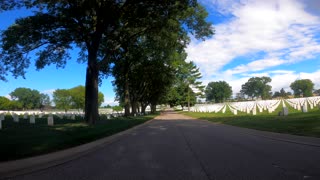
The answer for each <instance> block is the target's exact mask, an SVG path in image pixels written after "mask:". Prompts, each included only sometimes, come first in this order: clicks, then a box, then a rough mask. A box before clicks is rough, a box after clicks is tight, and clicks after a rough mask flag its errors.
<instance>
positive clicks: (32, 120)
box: [30, 114, 36, 124]
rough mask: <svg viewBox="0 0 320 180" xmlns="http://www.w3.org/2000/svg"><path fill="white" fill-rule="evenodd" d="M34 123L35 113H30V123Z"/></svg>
mask: <svg viewBox="0 0 320 180" xmlns="http://www.w3.org/2000/svg"><path fill="white" fill-rule="evenodd" d="M35 123H36V118H35V115H34V114H32V115H31V116H30V124H35Z"/></svg>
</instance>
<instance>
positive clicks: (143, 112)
mask: <svg viewBox="0 0 320 180" xmlns="http://www.w3.org/2000/svg"><path fill="white" fill-rule="evenodd" d="M146 107H147V106H146V105H144V103H141V113H142V114H145V113H146Z"/></svg>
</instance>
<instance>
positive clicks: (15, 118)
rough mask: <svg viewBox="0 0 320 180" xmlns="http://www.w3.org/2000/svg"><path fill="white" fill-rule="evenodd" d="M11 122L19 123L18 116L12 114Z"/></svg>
mask: <svg viewBox="0 0 320 180" xmlns="http://www.w3.org/2000/svg"><path fill="white" fill-rule="evenodd" d="M13 121H14V122H19V116H18V115H17V114H13Z"/></svg>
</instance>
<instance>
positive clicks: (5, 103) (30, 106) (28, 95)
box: [0, 85, 104, 111]
mask: <svg viewBox="0 0 320 180" xmlns="http://www.w3.org/2000/svg"><path fill="white" fill-rule="evenodd" d="M10 97H11V100H10V99H8V98H6V97H0V110H34V109H39V110H43V109H44V108H50V107H51V106H52V102H53V103H54V108H56V109H63V110H64V111H68V110H69V109H78V110H81V111H82V110H84V106H85V103H84V102H85V87H84V86H81V85H80V86H76V87H73V88H71V89H57V90H55V91H54V92H53V99H52V101H51V100H50V97H49V95H48V94H44V93H40V92H39V91H38V90H35V89H30V88H23V87H19V88H16V89H15V90H14V91H12V92H11V93H10ZM103 101H104V95H103V94H102V93H101V92H99V101H98V102H99V106H100V105H101V104H102V103H103Z"/></svg>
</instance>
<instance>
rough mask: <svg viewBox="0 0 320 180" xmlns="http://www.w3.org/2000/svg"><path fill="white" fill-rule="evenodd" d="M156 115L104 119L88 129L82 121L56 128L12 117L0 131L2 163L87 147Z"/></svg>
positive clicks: (62, 121)
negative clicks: (16, 120) (71, 148)
mask: <svg viewBox="0 0 320 180" xmlns="http://www.w3.org/2000/svg"><path fill="white" fill-rule="evenodd" d="M155 116H156V115H146V116H138V117H126V118H124V117H118V118H114V119H111V120H107V119H106V117H103V116H102V118H101V120H99V121H98V122H97V123H96V124H95V125H91V126H89V125H87V124H86V123H85V122H84V121H83V120H82V119H80V118H77V119H76V120H70V119H59V118H58V117H55V120H54V123H55V125H54V126H48V125H47V118H46V117H44V118H37V119H36V124H30V123H29V119H27V120H24V119H22V116H21V117H20V121H19V123H15V122H13V119H12V118H11V116H7V117H6V120H4V121H2V126H3V129H2V130H0V154H1V155H0V161H8V160H14V159H20V158H25V157H30V156H35V155H40V154H45V153H49V152H53V151H57V150H62V149H66V148H70V147H74V146H77V145H80V144H84V143H87V142H90V141H93V140H96V139H99V138H102V137H106V136H110V135H112V134H115V133H118V132H120V131H123V130H126V129H129V128H131V127H133V126H136V125H138V124H141V123H144V122H146V121H148V120H150V119H153V118H154V117H155Z"/></svg>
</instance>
